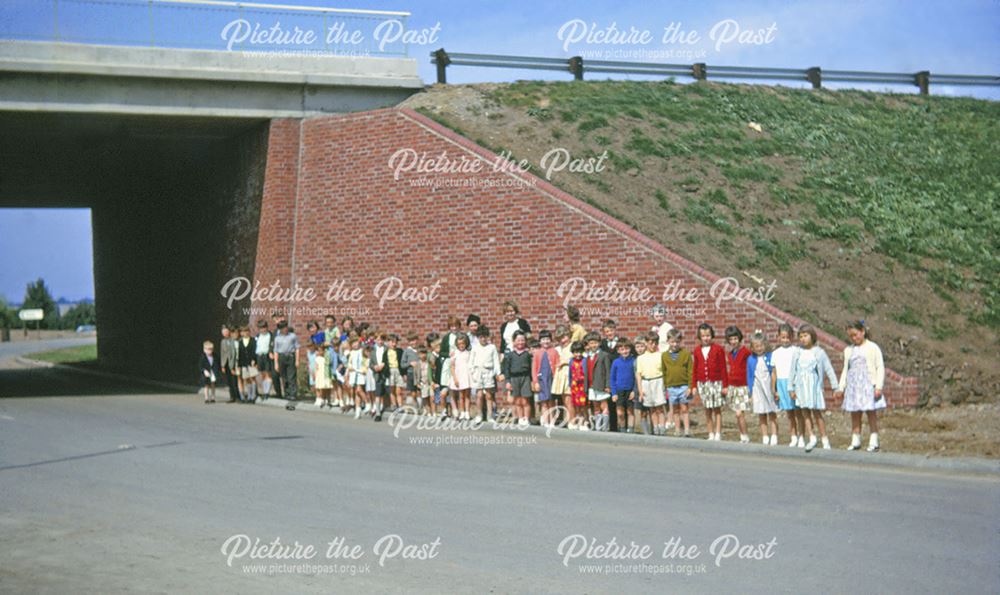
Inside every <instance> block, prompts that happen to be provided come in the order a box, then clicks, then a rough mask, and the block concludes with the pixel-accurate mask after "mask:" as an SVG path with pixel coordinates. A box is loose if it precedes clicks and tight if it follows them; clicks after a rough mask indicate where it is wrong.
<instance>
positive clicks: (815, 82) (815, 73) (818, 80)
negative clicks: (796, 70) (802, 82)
mask: <svg viewBox="0 0 1000 595" xmlns="http://www.w3.org/2000/svg"><path fill="white" fill-rule="evenodd" d="M806 80H807V81H809V82H810V83H812V86H813V89H822V88H823V72H822V71H821V70H820V68H819V66H813V67H812V68H809V69H807V70H806Z"/></svg>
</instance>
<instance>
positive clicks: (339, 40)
mask: <svg viewBox="0 0 1000 595" xmlns="http://www.w3.org/2000/svg"><path fill="white" fill-rule="evenodd" d="M409 16H410V13H408V12H399V11H386V10H353V9H342V8H322V7H316V6H293V5H283V4H266V3H259V2H229V1H224V0H0V40H10V41H57V42H68V43H84V44H106V45H134V46H152V47H166V48H185V49H208V50H234V51H236V50H238V51H261V52H294V53H304V54H306V53H315V54H348V55H392V56H406V55H407V54H408V47H407V45H408V44H407V43H405V42H404V41H402V39H399V40H397V41H395V42H393V43H389V44H386V43H383V44H379V43H378V39H376V38H375V36H374V35H373V33H374V32H375V31H376V29H377V28H378V27H379V25H383V24H384V23H386V21H389V20H397V21H399V22H400V24H401V25H402V27H403V29H405V26H406V19H407V17H409ZM241 21H242V22H241ZM234 22H238V23H237V24H236V25H233V23H234ZM244 23H245V24H244ZM227 26H228V27H230V29H229V30H227V29H226V27H227ZM275 26H277V27H276V29H275V30H274V33H273V34H272V33H271V31H272V27H275ZM255 27H256V28H255ZM296 29H297V30H298V31H299V32H301V35H304V34H305V32H311V33H312V34H313V36H314V39H313V41H312V42H310V43H305V42H303V38H302V36H301V35H300V36H299V37H297V38H296V37H295V32H296ZM352 33H356V34H357V38H356V39H357V41H350V40H349V39H348V37H349V36H350V35H351V34H352ZM226 34H228V35H229V36H230V37H231V38H232V37H240V36H243V37H245V38H244V39H241V40H239V41H237V42H234V43H229V40H228V39H227V37H226ZM255 35H259V37H256V38H255ZM255 39H256V40H255ZM296 40H298V43H296Z"/></svg>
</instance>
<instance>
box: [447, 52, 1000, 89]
mask: <svg viewBox="0 0 1000 595" xmlns="http://www.w3.org/2000/svg"><path fill="white" fill-rule="evenodd" d="M431 64H435V65H437V82H439V83H442V84H444V83H447V82H448V81H447V68H448V66H479V67H489V68H517V69H527V70H551V71H558V72H568V73H570V74H572V75H573V78H574V79H576V80H583V76H584V73H587V72H592V73H617V74H636V75H645V76H661V77H670V76H690V77H692V78H694V79H695V80H707V79H710V78H712V79H768V80H787V81H802V82H809V83H811V84H812V87H813V88H814V89H820V88H822V86H823V81H832V82H848V83H889V84H894V85H914V86H916V87H918V88H919V89H920V93H921V94H922V95H927V94H928V93H929V92H930V86H931V84H935V85H975V86H1000V76H994V75H971V74H931V73H930V72H928V71H926V70H923V71H920V72H870V71H864V70H822V69H821V68H819V67H818V66H814V67H812V68H767V67H753V66H712V65H707V64H705V63H703V62H699V63H696V64H657V63H652V62H619V61H612V60H589V59H588V60H586V61H584V59H583V58H582V57H580V56H574V57H572V58H538V57H533V56H505V55H498V54H467V53H449V52H446V51H445V50H444V48H441V49H439V50H437V51H434V52H431Z"/></svg>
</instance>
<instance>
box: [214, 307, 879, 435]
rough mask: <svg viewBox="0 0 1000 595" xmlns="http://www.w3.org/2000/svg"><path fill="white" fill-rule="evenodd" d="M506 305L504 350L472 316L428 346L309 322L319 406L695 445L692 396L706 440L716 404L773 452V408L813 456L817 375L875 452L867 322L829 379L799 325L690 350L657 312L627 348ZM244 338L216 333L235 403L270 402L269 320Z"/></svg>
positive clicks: (718, 421)
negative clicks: (532, 322)
mask: <svg viewBox="0 0 1000 595" xmlns="http://www.w3.org/2000/svg"><path fill="white" fill-rule="evenodd" d="M504 309H505V314H506V315H507V321H506V322H504V324H503V325H502V327H501V329H500V337H499V339H500V348H499V349H498V348H497V345H496V343H495V342H494V340H493V338H492V336H491V332H490V329H488V328H487V327H485V326H483V325H482V324H481V321H480V319H479V317H478V316H476V315H470V316H469V317H468V318H467V320H466V329H465V330H463V329H462V328H461V327H462V323H461V321H460V320H459V319H457V318H451V319H449V320H448V330H447V331H446V332H444V333H442V334H439V333H430V334H428V335H427V336H425V337H423V338H421V337H420V336H418V335H417V334H415V333H410V334H407V335H406V336H402V337H401V336H399V335H396V334H390V333H383V332H379V331H376V330H373V329H371V328H370V327H369V326H368V325H367V324H359V325H357V326H355V325H354V323H353V321H352V320H351V319H349V318H346V319H344V320H343V321H341V325H340V326H338V325H337V321H336V319H335V318H334V317H333V316H327V317H326V320H325V326H324V327H323V328H320V327H319V324H318V323H317V322H310V323H309V324H308V325H307V330H308V337H309V340H308V341H307V342H306V350H307V356H308V369H309V386H310V388H311V390H312V391H314V393H315V399H316V404H317V405H318V406H320V407H321V408H323V407H329V408H330V409H331V410H332V409H333V408H340V410H341V411H343V412H347V413H351V414H353V416H354V417H355V419H358V418H360V417H361V416H363V415H367V416H370V417H372V418H373V419H374V420H375V421H380V420H381V419H382V414H383V412H387V411H392V410H395V409H397V408H400V407H404V406H412V407H413V408H414V410H415V411H417V412H418V413H419V414H420V415H428V416H445V417H454V418H457V419H461V420H472V419H474V420H475V422H477V423H479V422H483V421H485V420H489V419H494V420H495V419H498V418H508V420H509V421H512V422H513V423H516V424H518V425H521V426H527V425H529V424H530V423H531V421H530V420H531V419H532V417H537V419H538V422H539V423H540V424H541V425H543V426H551V427H565V428H568V429H571V430H579V431H590V430H596V431H609V430H612V431H620V432H638V431H639V430H640V428H641V431H642V433H644V434H652V435H658V436H662V435H667V434H668V433H669V431H670V430H675V433H676V435H678V436H685V437H690V436H691V420H690V409H689V407H690V404H691V402H692V400H693V399H695V398H696V397H700V398H701V403H702V407H703V408H704V410H705V418H706V426H707V429H708V439H709V440H721V439H722V416H723V409H724V408H725V407H726V406H727V405H728V407H729V409H731V410H732V411H733V412H734V414H735V416H736V425H737V427H738V429H739V434H740V442H742V443H749V442H750V436H749V431H748V428H747V420H746V416H747V414H748V412H749V413H752V414H754V415H757V417H758V425H759V428H760V437H761V438H760V439H761V442H762V443H763V444H765V445H770V446H775V445H777V444H778V413H779V411H784V412H785V414H786V416H787V420H788V426H789V437H790V438H789V443H788V446H790V447H798V448H804V449H806V450H807V451H809V450H812V449H813V448H815V447H816V446H817V445H819V444H821V445H822V448H824V449H829V448H831V446H830V441H829V438H828V436H827V433H826V425H825V423H824V419H823V412H824V410H825V409H826V404H825V398H824V393H823V381H824V378H825V379H827V381H828V382H829V383H830V386H831V388H833V389H834V394H835V395H837V396H842V397H843V408H844V410H845V411H848V412H850V413H851V426H852V436H851V443H850V446H849V447H848V450H857V449H859V448H861V421H862V413H863V412H866V413H867V416H868V421H869V425H870V429H871V434H870V438H869V445H868V450H869V451H877V450H879V448H880V446H879V438H878V417H877V415H876V411H877V410H878V409H880V408H884V407H885V399H884V397H883V395H882V384H883V381H884V376H885V371H884V366H883V361H882V353H881V351H880V350H879V348H878V346H877V345H876V344H875V343H873V342H872V341H870V340H869V339H868V337H867V330H866V329H865V326H864V322H863V321H857V322H853V323H851V324H850V325H849V326H848V329H847V332H848V337H849V339H850V345H849V346H848V347H847V348H846V349H845V351H844V368H843V371H842V373H841V375H840V377H839V378H838V377H837V376H836V375H835V373H834V370H833V366H832V365H831V362H830V359H829V358H828V357H827V355H826V353H825V352H824V351H823V349H822V348H820V347H819V346H818V345H817V341H816V331H815V329H814V328H813V327H812V326H810V325H802V326H801V327H799V328H798V329H797V330H796V329H793V328H792V327H791V326H790V325H787V324H782V325H780V326H779V327H778V334H777V337H778V346H777V347H775V348H773V349H772V348H771V345H770V343H769V341H768V339H767V338H766V336H765V335H764V333H763V332H762V331H760V330H757V331H756V332H754V333H753V334H752V335H751V336H750V338H749V341H748V345H749V348H748V347H747V346H745V345H744V336H743V333H742V332H741V331H740V329H739V328H737V327H735V326H730V327H728V328H727V329H726V330H725V342H724V344H719V343H717V342H716V333H715V330H714V329H713V328H712V326H711V325H709V324H707V323H706V324H702V325H701V326H699V327H698V330H697V337H696V345H695V347H694V348H693V349H691V350H688V349H687V348H685V347H683V346H682V343H683V341H684V336H683V334H682V333H681V331H680V330H679V329H676V328H673V327H672V326H671V325H670V324H669V323H668V322H666V321H665V320H664V318H665V311H664V309H662V308H656V309H654V311H653V317H654V320H655V321H656V325H655V326H654V327H653V328H652V329H651V331H650V332H648V333H645V334H643V335H641V336H639V337H637V338H636V340H635V341H630V340H628V339H622V338H619V337H618V334H617V328H616V324H615V323H614V321H611V320H606V321H604V322H603V325H602V329H601V330H602V333H601V334H598V333H595V332H590V333H588V332H587V331H586V330H585V329H584V328H583V326H582V325H581V324H580V318H579V311H578V310H577V309H576V308H575V307H573V306H569V307H567V308H566V311H565V324H561V325H558V326H557V327H556V328H555V330H554V331H547V330H543V331H541V332H539V333H538V336H537V337H534V338H529V333H530V326H529V325H528V324H527V322H525V321H524V320H523V319H521V318H520V315H519V312H518V310H517V306H516V305H515V304H513V303H512V302H507V303H505V305H504ZM240 334H241V337H240V338H238V339H235V341H233V340H232V339H230V338H229V337H228V335H227V331H226V330H224V331H223V341H224V343H223V347H224V350H225V345H226V343H225V341H230V345H233V346H232V347H231V348H230V349H231V350H233V351H235V354H233V353H229V352H226V353H224V354H223V356H222V358H221V359H223V360H225V361H227V362H235V368H233V369H235V370H238V372H237V373H236V376H237V377H238V383H237V390H238V392H239V394H240V395H241V398H244V399H246V398H249V399H251V400H252V399H253V398H255V391H262V392H261V394H262V395H264V396H265V397H266V395H267V393H268V390H267V387H265V386H262V385H261V384H260V383H261V382H262V379H261V378H260V376H261V374H260V373H259V372H258V373H257V374H254V375H250V376H248V374H250V373H249V372H246V371H245V370H246V368H252V367H254V365H255V364H258V363H259V362H258V360H257V359H256V358H253V357H250V356H249V354H250V349H251V348H250V344H249V341H254V340H255V339H256V341H255V346H256V348H259V347H260V345H261V339H260V337H261V335H262V334H265V335H268V338H266V339H264V341H265V342H270V343H271V344H272V346H273V343H274V342H275V341H274V337H273V336H270V333H267V328H266V323H264V324H263V325H262V327H261V333H259V334H258V336H257V337H256V338H254V337H250V336H249V328H246V327H244V328H243V329H241V330H240ZM293 336H294V335H293ZM248 339H249V341H248ZM796 340H797V343H798V344H797V345H796V344H795V343H796ZM205 348H206V349H205V353H204V354H203V355H202V370H203V374H205V378H204V380H206V382H205V384H206V400H208V399H209V392H208V390H209V389H208V387H209V386H210V385H211V383H209V382H208V381H209V380H211V381H212V382H213V383H214V379H215V377H216V376H217V373H218V372H219V369H218V368H215V367H213V365H212V362H211V360H212V357H213V356H212V353H211V343H210V342H206V345H205ZM265 353H266V350H265ZM206 358H207V359H208V360H209V361H208V363H207V364H206ZM227 358H228V359H227ZM216 364H218V362H216ZM243 364H247V365H246V366H244V365H243ZM224 365H225V364H224ZM258 367H259V366H258ZM231 386H232V385H231ZM212 391H213V393H212V400H214V388H212ZM533 410H534V415H533ZM807 435H808V439H806V436H807Z"/></svg>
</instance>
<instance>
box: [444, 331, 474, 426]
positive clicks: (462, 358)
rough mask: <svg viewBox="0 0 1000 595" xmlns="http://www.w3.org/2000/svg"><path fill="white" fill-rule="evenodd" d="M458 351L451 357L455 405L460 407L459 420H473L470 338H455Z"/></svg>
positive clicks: (462, 336)
mask: <svg viewBox="0 0 1000 595" xmlns="http://www.w3.org/2000/svg"><path fill="white" fill-rule="evenodd" d="M455 348H456V351H455V352H454V353H453V354H452V355H451V357H450V358H449V359H451V386H450V387H449V388H451V390H452V391H453V393H454V394H455V395H456V396H457V399H455V405H456V406H457V407H458V411H459V413H458V418H459V419H471V417H470V416H469V400H470V393H471V392H472V390H471V388H472V376H471V369H470V367H469V355H470V352H469V338H468V337H467V336H466V335H464V334H461V335H458V337H456V338H455Z"/></svg>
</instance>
